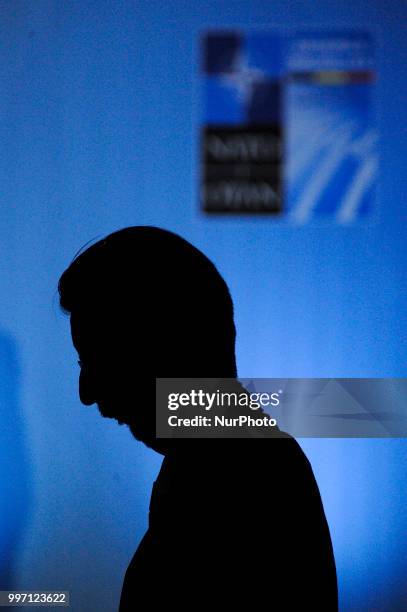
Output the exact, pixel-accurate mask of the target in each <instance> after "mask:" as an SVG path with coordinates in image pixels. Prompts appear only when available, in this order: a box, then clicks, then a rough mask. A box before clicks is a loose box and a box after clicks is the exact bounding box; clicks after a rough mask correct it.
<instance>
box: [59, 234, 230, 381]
mask: <svg viewBox="0 0 407 612" xmlns="http://www.w3.org/2000/svg"><path fill="white" fill-rule="evenodd" d="M58 291H59V296H60V306H61V308H62V310H63V311H64V312H65V313H78V314H79V315H81V314H82V313H86V315H87V316H88V317H91V318H92V319H93V320H95V319H97V318H100V320H101V321H104V322H106V321H108V320H109V316H112V317H115V318H116V320H119V321H120V320H121V321H125V322H126V325H130V324H134V325H135V326H143V329H142V333H146V332H147V330H148V328H150V329H151V330H152V335H153V334H155V335H156V337H157V338H159V341H160V342H161V343H162V344H164V343H167V344H168V343H169V342H170V343H177V345H178V347H179V350H180V351H182V350H183V349H185V350H188V351H189V352H190V357H191V359H192V360H193V359H194V356H195V357H196V356H197V355H198V354H200V355H201V359H200V363H201V364H202V363H203V362H204V361H205V360H208V359H211V360H212V361H213V364H214V367H215V369H216V370H217V371H216V372H215V371H214V372H212V373H210V375H211V376H224V377H234V376H235V375H236V364H235V356H234V344H235V326H234V322H233V303H232V299H231V296H230V293H229V290H228V287H227V285H226V283H225V281H224V280H223V278H222V277H221V275H220V274H219V272H218V270H217V269H216V267H215V266H214V264H213V263H212V262H211V261H210V260H209V259H208V258H207V257H206V256H205V255H204V254H203V253H202V252H201V251H199V250H198V249H197V248H195V247H194V246H192V245H191V244H190V243H189V242H187V241H186V240H184V239H183V238H181V237H180V236H178V235H176V234H174V233H172V232H169V231H167V230H163V229H160V228H157V227H150V226H134V227H127V228H125V229H122V230H119V231H117V232H114V233H112V234H110V235H109V236H107V237H106V238H103V239H102V240H100V241H98V242H96V243H95V244H92V245H91V246H90V247H88V248H86V250H84V251H82V252H80V253H79V254H78V255H77V256H76V257H75V258H74V260H73V261H72V263H71V264H70V265H69V267H68V268H67V269H66V270H65V272H64V273H63V274H62V276H61V278H60V280H59V283H58ZM149 326H150V327H149ZM160 349H161V347H157V351H160ZM197 375H198V374H197ZM202 375H203V376H209V374H208V373H206V374H204V373H202Z"/></svg>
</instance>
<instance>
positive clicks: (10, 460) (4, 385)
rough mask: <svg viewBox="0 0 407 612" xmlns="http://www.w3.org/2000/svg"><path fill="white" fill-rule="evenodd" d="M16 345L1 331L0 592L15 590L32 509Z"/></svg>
mask: <svg viewBox="0 0 407 612" xmlns="http://www.w3.org/2000/svg"><path fill="white" fill-rule="evenodd" d="M17 353H18V352H17V345H16V342H15V341H14V340H13V339H12V338H11V337H10V336H9V335H7V334H6V333H5V332H4V330H0V590H12V589H13V588H14V586H15V583H14V580H15V579H14V572H15V564H16V554H17V548H18V546H19V544H20V540H21V537H22V535H23V529H24V526H25V523H26V522H27V518H28V515H29V510H30V507H31V487H30V482H29V481H30V478H29V466H28V461H27V448H26V443H25V431H24V421H23V415H22V413H21V408H20V405H19V387H20V371H19V363H18V354H17Z"/></svg>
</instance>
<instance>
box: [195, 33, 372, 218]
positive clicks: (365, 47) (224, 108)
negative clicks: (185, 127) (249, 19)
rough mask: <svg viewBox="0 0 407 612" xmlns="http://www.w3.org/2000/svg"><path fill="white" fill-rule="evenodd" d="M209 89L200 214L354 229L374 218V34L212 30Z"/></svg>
mask: <svg viewBox="0 0 407 612" xmlns="http://www.w3.org/2000/svg"><path fill="white" fill-rule="evenodd" d="M203 88H204V105H203V106H204V121H203V123H204V125H203V128H202V140H201V143H202V173H201V174H202V185H201V194H202V195H201V200H202V208H203V210H205V211H206V212H230V213H236V212H237V213H258V212H262V213H274V214H275V213H281V214H282V215H283V216H284V217H285V218H287V219H288V220H291V221H294V222H297V223H305V222H307V221H309V220H311V219H312V218H316V217H317V218H322V217H325V218H328V219H332V220H335V221H337V222H339V223H350V222H352V221H355V220H359V219H363V218H366V217H367V216H369V215H371V213H372V212H373V211H374V204H375V187H376V174H377V150H376V140H377V134H376V129H375V121H374V112H373V110H374V92H375V69H374V48H373V41H372V38H371V36H370V35H369V34H368V33H364V32H328V33H324V32H308V33H295V34H294V33H291V34H289V35H287V34H279V33H276V32H269V33H267V32H266V33H265V32H254V33H247V34H243V33H241V32H229V33H224V32H223V33H222V32H219V33H217V32H211V33H208V34H206V36H205V37H204V44H203Z"/></svg>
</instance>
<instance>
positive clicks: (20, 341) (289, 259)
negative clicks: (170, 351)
mask: <svg viewBox="0 0 407 612" xmlns="http://www.w3.org/2000/svg"><path fill="white" fill-rule="evenodd" d="M406 16H407V9H406V4H405V3H404V2H401V1H400V2H395V1H387V2H385V1H377V0H376V1H371V2H361V1H359V0H352V1H349V0H345V1H339V0H338V1H332V2H323V1H320V0H315V1H313V2H307V1H306V0H298V1H293V2H287V1H286V0H275V1H273V2H262V1H261V0H234V1H233V2H232V1H229V2H214V1H211V0H205V1H200V0H197V1H196V2H187V1H181V0H174V1H173V2H167V3H165V2H162V1H160V2H157V1H155V0H149V1H147V0H138V1H133V2H130V1H128V2H125V1H122V0H118V1H111V2H109V1H106V0H97V1H96V0H95V1H90V0H84V1H82V2H79V1H74V2H68V1H65V0H61V1H58V2H56V1H51V0H31V1H30V0H27V1H23V0H22V1H18V0H14V1H10V2H3V3H1V5H0V17H1V24H2V25H1V36H0V48H1V62H0V84H1V94H0V113H1V123H0V130H1V138H0V143H1V145H0V146H1V148H2V150H1V157H0V159H1V162H0V173H1V177H0V179H1V180H0V185H1V207H0V233H1V236H0V295H1V300H0V327H1V329H2V330H3V331H2V334H3V332H4V334H3V335H4V338H5V339H6V340H5V343H3V344H2V347H4V350H3V348H1V354H2V356H3V354H4V356H5V359H8V360H9V361H8V363H9V364H10V363H11V364H13V363H15V360H16V359H17V357H16V354H17V353H16V350H17V348H16V347H18V369H19V374H18V375H17V373H16V372H14V370H13V367H14V366H13V365H11V366H10V365H9V366H8V367H9V368H11V369H9V370H7V366H4V367H3V366H2V368H1V373H2V380H1V384H2V385H3V390H2V391H1V393H0V398H1V400H2V402H4V404H5V410H6V411H8V414H9V415H10V414H11V415H12V414H15V415H16V416H15V430H16V436H15V437H14V436H8V441H9V444H8V445H7V446H5V447H2V449H1V457H2V461H3V462H5V464H6V465H7V462H10V461H11V458H12V457H17V459H18V461H19V462H20V463H19V465H20V466H21V470H20V473H21V475H22V476H21V486H20V488H19V487H17V488H16V489H14V491H17V496H19V500H20V501H19V502H18V504H17V507H18V508H19V517H18V518H19V520H18V521H9V522H7V521H8V519H7V518H6V519H4V521H5V522H6V527H3V525H2V526H1V528H2V530H4V529H6V531H7V532H8V533H9V542H10V544H9V548H10V554H9V556H8V557H7V559H6V561H5V563H6V562H7V564H8V566H9V567H8V571H10V576H11V577H12V581H13V586H14V585H15V586H16V587H17V588H24V589H30V588H32V589H50V590H51V589H67V590H70V591H71V598H72V602H73V603H72V609H73V610H74V611H75V612H77V611H78V612H82V611H83V612H89V611H94V610H95V611H96V610H97V611H98V612H105V611H106V612H109V611H113V610H115V609H116V606H117V602H118V598H119V593H120V588H121V581H122V577H123V573H124V571H125V568H126V567H127V563H128V560H129V559H130V557H131V555H132V553H133V551H134V549H135V547H136V545H137V543H138V541H139V539H140V537H141V536H142V534H143V531H144V529H145V527H146V517H147V509H148V501H149V495H150V492H151V485H152V481H153V479H154V478H155V475H156V473H157V471H158V469H159V465H160V458H159V457H158V456H156V455H154V454H153V453H152V452H150V451H148V450H147V449H144V448H143V447H142V446H141V445H138V444H136V443H135V442H133V440H132V439H131V436H130V434H129V432H128V431H127V430H126V429H125V428H119V427H118V426H117V425H115V424H114V423H110V422H107V421H105V420H102V419H101V418H100V417H99V415H98V414H97V411H96V410H95V408H94V407H90V408H85V407H83V406H82V405H80V403H79V400H78V397H77V376H78V372H77V366H76V355H75V352H74V350H73V349H72V347H71V345H70V340H69V332H68V321H67V320H66V319H64V318H63V317H62V316H61V315H60V313H59V312H58V307H57V299H56V295H55V288H56V283H57V280H58V277H59V274H60V273H61V271H62V270H63V269H64V268H65V267H66V265H67V264H68V263H69V261H70V260H71V258H72V256H73V254H74V253H75V252H76V251H77V250H78V248H79V247H80V246H82V245H83V244H84V243H85V242H87V241H88V240H89V239H91V238H95V237H98V236H101V235H103V234H105V233H109V232H111V231H113V230H115V229H118V228H120V227H123V226H126V225H134V224H154V225H159V226H162V227H166V228H169V229H172V230H175V231H177V232H179V233H181V234H182V235H183V236H185V237H186V238H187V239H189V240H191V241H192V242H193V243H194V244H196V245H197V246H198V247H200V248H201V249H202V250H203V251H204V252H205V253H207V254H208V255H209V256H210V257H211V258H212V259H213V260H214V261H215V262H216V264H217V265H218V267H219V269H220V270H221V272H222V273H223V274H224V276H225V278H226V279H227V281H228V283H229V285H230V288H231V291H232V294H233V296H234V301H235V305H236V322H237V329H238V346H237V348H238V365H239V372H240V375H242V376H247V377H249V376H253V377H261V376H276V377H279V376H280V377H284V376H303V377H304V376H320V377H323V376H337V377H339V376H366V377H369V376H372V377H373V376H378V377H380V376H405V363H406V361H407V345H406V343H405V342H403V339H404V338H405V337H406V336H407V320H406V316H405V312H406V306H407V299H406V287H407V282H406V281H407V279H406V270H407V267H406V258H407V257H406V256H407V242H406V212H405V203H404V197H405V193H406V188H405V187H406V186H405V178H404V177H405V154H406V133H405V132H403V131H402V127H403V125H405V123H406V108H407V104H406V80H405V78H403V75H404V74H405V70H406V46H407V43H406V40H407V39H406V37H405V32H404V30H403V20H404V22H405V19H406ZM208 26H210V27H234V26H236V27H285V28H291V27H296V26H301V27H305V28H306V27H308V26H310V27H313V28H315V27H330V28H334V27H362V28H365V27H369V28H370V27H372V28H374V29H375V31H376V36H377V40H378V64H379V71H380V79H379V82H378V102H379V104H378V123H379V134H380V176H379V201H380V214H379V218H378V219H375V220H374V221H373V222H369V223H367V224H358V225H357V226H352V227H340V226H334V225H331V224H329V223H324V224H320V223H318V222H317V221H313V222H312V223H311V224H308V225H306V226H304V227H295V226H289V225H282V224H281V223H278V222H277V223H276V222H274V221H273V220H271V219H268V218H261V219H260V218H244V219H238V218H231V219H229V218H205V217H202V216H201V215H200V214H199V211H198V206H197V197H198V194H197V176H198V166H197V150H198V130H197V128H198V122H199V82H198V78H197V62H198V47H197V39H198V33H199V32H200V31H201V30H202V29H203V28H205V27H208ZM2 337H3V336H2ZM0 342H3V341H2V340H1V338H0ZM13 360H14V361H13ZM6 371H7V372H9V376H8V375H7V376H6V378H7V380H5V376H4V375H3V372H6ZM10 381H14V382H13V384H14V386H15V388H11V387H10V385H11V382H10ZM4 385H7V388H6V387H4ZM4 389H5V390H4ZM17 407H18V410H17ZM19 415H22V416H19ZM2 418H3V417H2ZM1 423H2V424H3V421H1ZM7 423H8V424H7V426H8V427H9V426H10V424H9V421H8V422H7ZM303 447H304V448H305V450H306V451H307V454H308V456H309V457H310V459H311V462H312V465H313V466H314V470H315V473H316V476H317V479H318V482H319V484H320V488H321V492H322V497H323V501H324V505H325V508H326V512H327V516H328V519H329V522H330V525H331V530H332V536H333V541H334V547H335V552H336V558H337V565H338V572H339V581H340V591H341V593H340V595H341V609H342V610H355V611H356V610H358V611H361V610H372V609H374V610H375V611H385V610H392V612H395V611H397V610H401V609H402V603H401V602H402V598H403V592H402V589H403V588H404V589H406V586H404V587H403V578H404V576H405V575H406V571H407V562H406V554H405V553H406V547H405V541H404V540H405V533H406V532H407V511H406V508H407V503H406V502H407V499H406V493H405V489H406V487H405V483H406V478H407V462H406V442H405V441H403V440H381V441H378V440H352V441H351V440H336V441H332V440H308V441H307V442H304V443H303ZM270 469H272V468H271V467H270ZM5 490H6V491H7V484H6V488H5ZM21 499H22V500H23V501H21ZM1 516H2V517H3V514H2V515H1ZM4 516H6V514H4ZM20 519H21V520H20ZM2 520H3V518H2ZM403 536H404V539H403ZM7 537H8V536H7ZM2 542H3V540H2ZM11 577H10V580H11ZM406 596H407V594H406V592H405V591H404V606H403V608H404V609H405V607H406V603H405V602H406Z"/></svg>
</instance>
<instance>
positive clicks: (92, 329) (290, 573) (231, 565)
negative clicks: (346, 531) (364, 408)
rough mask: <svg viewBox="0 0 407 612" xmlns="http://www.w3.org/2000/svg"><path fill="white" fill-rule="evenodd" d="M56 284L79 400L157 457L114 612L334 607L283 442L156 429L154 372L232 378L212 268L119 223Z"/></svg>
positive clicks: (317, 535)
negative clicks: (76, 365) (159, 433)
mask: <svg viewBox="0 0 407 612" xmlns="http://www.w3.org/2000/svg"><path fill="white" fill-rule="evenodd" d="M59 292H60V304H61V307H62V308H63V310H64V311H66V312H68V313H70V316H71V329H72V339H73V343H74V345H75V347H76V349H77V351H78V354H79V359H80V364H81V373H80V379H79V393H80V399H81V401H82V402H83V403H84V404H86V405H91V404H93V403H96V404H97V405H98V407H99V410H100V412H101V414H102V415H103V416H105V417H110V418H114V419H116V420H117V421H118V422H120V423H125V424H127V425H128V426H129V428H130V430H131V431H132V433H133V434H134V436H135V437H136V438H137V439H138V440H141V441H142V442H144V443H145V444H146V445H147V446H149V447H151V448H153V449H154V450H156V451H158V452H159V453H162V454H163V455H164V457H165V458H164V461H163V463H162V467H161V470H160V473H159V476H158V478H157V480H156V482H155V483H154V487H153V493H152V497H151V502H150V514H149V527H148V530H147V532H146V534H145V535H144V537H143V539H142V541H141V543H140V545H139V547H138V549H137V551H136V553H135V555H134V557H133V559H132V561H131V562H130V565H129V567H128V569H127V572H126V576H125V579H124V584H123V590H122V596H121V602H120V612H128V611H133V610H134V611H136V610H147V609H163V608H165V609H167V608H168V609H183V610H184V609H185V610H186V609H189V610H194V609H195V608H197V607H201V606H203V605H204V606H208V607H209V606H210V607H211V609H214V610H216V609H219V608H220V607H221V606H223V607H224V608H225V609H228V610H229V609H230V610H233V609H235V607H238V609H241V608H242V607H243V606H246V607H247V608H248V609H251V610H261V609H265V608H267V609H269V610H279V611H280V610H290V611H291V610H305V609H308V608H309V609H312V610H324V611H326V612H330V611H334V610H336V609H337V588H336V572H335V563H334V558H333V553H332V546H331V540H330V535H329V530H328V526H327V522H326V519H325V515H324V510H323V507H322V503H321V499H320V495H319V491H318V487H317V484H316V482H315V479H314V476H313V473H312V470H311V467H310V464H309V462H308V460H307V459H306V457H305V455H304V454H303V452H302V451H301V449H300V447H299V445H298V444H297V442H296V441H295V440H294V439H293V438H291V437H290V436H288V435H286V436H285V438H286V439H273V436H271V437H270V436H268V435H265V436H264V437H263V438H262V437H260V438H259V437H256V439H213V440H212V439H211V440H210V439H176V440H173V439H158V438H156V435H155V379H156V377H163V378H164V377H167V378H171V377H172V378H176V377H178V378H187V377H191V378H193V377H207V378H210V377H214V378H215V377H216V378H221V377H222V378H231V379H235V378H236V376H237V372H236V363H235V327H234V322H233V304H232V300H231V297H230V294H229V291H228V288H227V286H226V284H225V282H224V280H223V279H222V277H221V276H220V274H219V272H218V271H217V270H216V268H215V266H214V265H213V264H212V263H211V262H210V261H209V260H208V259H207V257H205V255H203V254H202V253H201V252H200V251H198V250H197V249H196V248H195V247H193V246H192V245H191V244H189V243H188V242H186V241H185V240H183V239H182V238H180V237H179V236H177V235H175V234H173V233H171V232H168V231H165V230H162V229H158V228H154V227H129V228H126V229H123V230H121V231H118V232H115V233H113V234H111V235H110V236H108V237H107V238H105V239H103V240H101V241H99V242H97V243H96V244H94V245H92V246H90V247H89V248H88V249H86V250H85V251H84V252H82V253H81V254H79V255H78V256H77V257H76V258H75V260H74V261H73V262H72V264H71V265H70V266H69V268H68V269H67V270H66V271H65V272H64V273H63V275H62V277H61V279H60V282H59Z"/></svg>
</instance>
